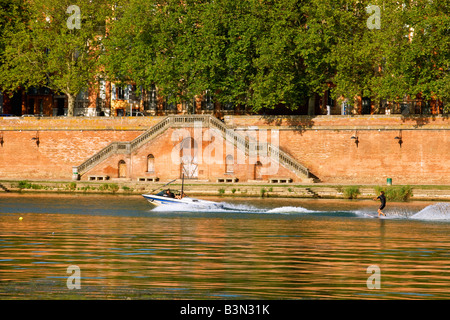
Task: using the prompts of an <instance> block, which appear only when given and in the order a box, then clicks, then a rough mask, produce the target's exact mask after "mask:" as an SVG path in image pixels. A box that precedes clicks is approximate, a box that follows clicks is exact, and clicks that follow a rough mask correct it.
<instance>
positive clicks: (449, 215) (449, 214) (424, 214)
mask: <svg viewBox="0 0 450 320" xmlns="http://www.w3.org/2000/svg"><path fill="white" fill-rule="evenodd" d="M152 212H170V213H175V212H183V213H255V214H280V215H303V216H317V217H318V216H323V217H354V218H378V214H377V212H376V211H374V210H364V209H362V210H339V209H338V210H311V209H307V208H304V207H300V206H282V207H276V208H260V207H256V206H253V205H247V204H236V203H228V202H220V203H214V204H211V205H207V206H204V207H201V208H199V207H195V206H191V205H187V204H179V205H178V204H174V205H170V206H158V207H155V208H154V209H152ZM385 213H386V217H381V218H382V219H409V220H424V221H450V203H436V204H433V205H429V206H427V207H425V208H424V209H422V210H420V211H419V212H414V211H411V209H409V208H392V209H390V210H386V211H385Z"/></svg>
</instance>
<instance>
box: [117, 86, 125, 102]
mask: <svg viewBox="0 0 450 320" xmlns="http://www.w3.org/2000/svg"><path fill="white" fill-rule="evenodd" d="M116 90H117V93H116V97H117V100H125V88H124V87H116Z"/></svg>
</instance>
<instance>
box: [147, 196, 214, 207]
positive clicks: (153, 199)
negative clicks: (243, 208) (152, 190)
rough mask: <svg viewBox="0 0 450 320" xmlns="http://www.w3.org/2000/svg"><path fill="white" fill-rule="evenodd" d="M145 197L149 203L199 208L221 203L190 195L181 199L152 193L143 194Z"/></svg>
mask: <svg viewBox="0 0 450 320" xmlns="http://www.w3.org/2000/svg"><path fill="white" fill-rule="evenodd" d="M142 196H143V197H144V198H145V199H147V200H148V202H149V203H151V204H152V205H155V206H170V205H175V206H180V205H181V206H183V205H186V206H189V207H191V206H192V207H200V208H211V207H212V208H213V207H221V205H220V204H219V203H217V202H213V201H207V200H200V199H195V198H190V197H184V198H182V199H176V198H171V197H164V196H157V195H154V194H143V195H142Z"/></svg>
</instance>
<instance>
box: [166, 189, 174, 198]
mask: <svg viewBox="0 0 450 320" xmlns="http://www.w3.org/2000/svg"><path fill="white" fill-rule="evenodd" d="M164 197H169V198H175V195H174V194H173V192H171V191H170V189H167V190H166V193H164Z"/></svg>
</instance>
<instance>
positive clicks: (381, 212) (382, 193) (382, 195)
mask: <svg viewBox="0 0 450 320" xmlns="http://www.w3.org/2000/svg"><path fill="white" fill-rule="evenodd" d="M377 199H380V202H381V205H380V207H379V208H378V216H380V215H383V216H386V215H385V214H384V213H383V211H381V210H383V209H384V207H385V206H386V196H385V195H384V191H381V192H380V195H379V196H378V197H376V198H375V199H373V200H377Z"/></svg>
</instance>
